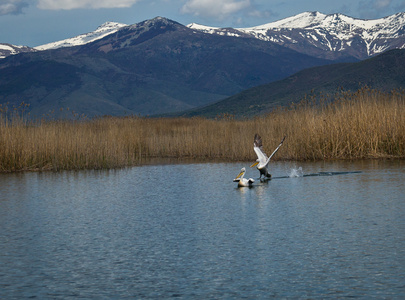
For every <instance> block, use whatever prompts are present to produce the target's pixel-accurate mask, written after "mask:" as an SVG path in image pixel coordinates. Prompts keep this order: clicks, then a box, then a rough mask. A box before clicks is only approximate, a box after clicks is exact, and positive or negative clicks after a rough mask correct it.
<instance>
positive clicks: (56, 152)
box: [0, 88, 405, 172]
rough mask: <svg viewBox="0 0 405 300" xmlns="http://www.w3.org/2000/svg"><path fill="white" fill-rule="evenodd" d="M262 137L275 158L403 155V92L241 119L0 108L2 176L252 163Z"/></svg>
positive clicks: (348, 95)
mask: <svg viewBox="0 0 405 300" xmlns="http://www.w3.org/2000/svg"><path fill="white" fill-rule="evenodd" d="M255 133H259V134H260V135H261V136H262V139H263V142H264V149H265V151H266V152H267V154H270V153H271V152H272V151H273V149H274V148H275V147H276V146H277V145H278V143H279V142H280V140H281V139H282V137H283V136H284V135H287V139H286V140H285V142H284V145H283V147H282V148H281V149H280V151H279V152H278V153H277V155H276V156H275V157H274V160H330V159H363V158H405V94H404V92H402V91H400V92H398V91H393V92H391V93H382V92H379V91H376V90H370V89H367V88H364V89H361V90H359V91H357V92H341V93H339V94H336V95H333V96H321V97H318V98H317V99H316V101H315V99H309V100H308V99H305V100H304V101H302V102H301V103H299V104H296V105H292V106H290V107H287V108H280V109H278V110H275V111H273V112H271V113H270V114H267V115H265V116H260V117H256V118H253V119H244V120H239V119H235V118H232V116H227V115H225V116H221V117H219V118H217V119H215V120H212V119H204V118H158V119H153V118H142V117H104V118H95V119H91V120H53V121H50V120H40V121H29V120H28V119H27V118H26V116H25V112H23V113H19V109H17V110H12V113H10V111H9V110H8V109H7V108H6V106H5V105H4V106H0V172H15V171H28V170H29V171H32V170H55V171H57V170H72V169H75V170H76V169H109V168H120V167H125V166H132V165H137V164H139V163H141V162H142V160H145V159H149V158H193V159H209V160H215V159H220V160H226V161H244V160H249V161H252V162H253V161H254V160H255V159H256V157H255V153H254V151H253V137H254V134H255Z"/></svg>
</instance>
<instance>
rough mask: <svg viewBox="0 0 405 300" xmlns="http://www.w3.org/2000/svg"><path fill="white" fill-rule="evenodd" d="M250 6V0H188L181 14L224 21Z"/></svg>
mask: <svg viewBox="0 0 405 300" xmlns="http://www.w3.org/2000/svg"><path fill="white" fill-rule="evenodd" d="M250 6H251V3H250V0H188V1H187V2H186V3H185V4H184V5H183V7H182V8H181V12H182V13H185V14H192V15H195V16H202V17H211V18H218V19H224V18H226V17H227V16H229V15H231V14H234V13H237V12H239V11H242V10H244V9H247V8H249V7H250Z"/></svg>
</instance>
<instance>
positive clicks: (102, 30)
mask: <svg viewBox="0 0 405 300" xmlns="http://www.w3.org/2000/svg"><path fill="white" fill-rule="evenodd" d="M125 26H128V25H127V24H123V23H117V22H106V23H104V24H102V25H100V26H99V27H97V29H96V30H95V31H92V32H89V33H85V34H81V35H78V36H75V37H73V38H69V39H65V40H61V41H57V42H53V43H49V44H45V45H41V46H37V47H35V49H36V50H48V49H57V48H62V47H73V46H79V45H84V44H87V43H90V42H93V41H96V40H99V39H102V38H103V37H105V36H107V35H109V34H112V33H114V32H116V31H118V30H119V29H121V28H122V27H125Z"/></svg>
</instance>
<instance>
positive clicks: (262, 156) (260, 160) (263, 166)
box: [250, 133, 286, 178]
mask: <svg viewBox="0 0 405 300" xmlns="http://www.w3.org/2000/svg"><path fill="white" fill-rule="evenodd" d="M285 138H286V137H285V136H284V137H283V139H282V141H281V143H280V145H278V147H277V148H276V150H274V151H273V153H272V154H271V155H270V156H269V157H267V155H266V153H264V151H263V144H262V138H261V137H260V135H258V134H257V133H256V134H255V141H254V143H253V150H255V152H256V154H257V160H256V162H255V163H254V164H253V165H251V166H250V167H251V168H253V167H254V166H257V169H258V170H259V171H260V177H259V178H262V175H263V176H264V177H265V178H266V177H267V178H271V174H269V171H268V170H267V165H268V164H269V162H270V159H271V158H272V157H273V155H274V154H275V153H276V152H277V151H278V149H279V148H280V147H281V145H282V144H283V142H284V140H285Z"/></svg>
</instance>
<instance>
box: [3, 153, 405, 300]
mask: <svg viewBox="0 0 405 300" xmlns="http://www.w3.org/2000/svg"><path fill="white" fill-rule="evenodd" d="M243 166H245V167H247V168H248V167H249V163H203V164H198V163H195V164H166V165H147V166H142V167H134V168H128V169H123V170H116V171H80V172H59V173H53V172H43V173H21V174H0V299H25V298H36V299H78V298H85V299H126V298H130V299H134V298H135V299H150V298H158V299H167V298H172V297H173V298H180V299H182V298H183V299H219V298H226V299H241V298H247V299H263V298H272V297H274V298H311V299H316V298H318V299H324V298H339V297H342V298H343V297H359V298H363V299H370V298H377V299H378V298H380V299H381V298H384V299H405V187H404V182H405V168H404V166H405V162H404V161H359V162H328V163H298V162H297V163H292V162H275V163H272V165H271V173H272V175H273V179H272V180H270V181H267V182H260V181H259V180H256V181H255V184H254V187H252V188H237V186H236V184H235V183H234V182H232V180H233V178H234V177H235V176H236V175H237V174H238V173H239V171H240V169H241V167H243ZM308 175H311V176H308ZM246 176H247V177H253V178H255V179H256V178H258V176H259V172H258V171H257V170H256V169H249V168H248V170H247V174H246Z"/></svg>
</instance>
